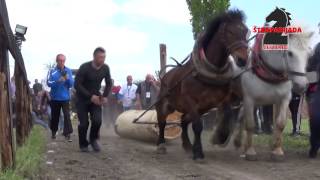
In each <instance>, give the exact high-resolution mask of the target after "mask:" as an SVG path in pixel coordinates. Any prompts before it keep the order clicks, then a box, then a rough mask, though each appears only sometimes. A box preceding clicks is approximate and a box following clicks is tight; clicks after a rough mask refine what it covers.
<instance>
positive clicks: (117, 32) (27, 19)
mask: <svg viewBox="0 0 320 180" xmlns="http://www.w3.org/2000/svg"><path fill="white" fill-rule="evenodd" d="M7 6H8V12H9V17H10V21H11V25H12V28H13V29H14V27H15V24H17V23H19V24H22V25H26V26H28V31H27V34H26V39H27V41H26V42H24V43H23V47H22V52H23V55H24V58H25V64H26V68H27V73H28V76H29V79H35V78H39V79H41V77H45V75H46V72H45V70H44V64H45V63H48V62H50V61H51V62H52V61H54V58H55V55H56V54H57V53H65V54H66V55H67V65H68V66H72V67H73V68H77V67H78V66H79V65H80V64H81V63H83V62H84V61H88V60H90V59H91V55H92V51H93V49H94V48H95V47H97V46H103V47H105V48H106V49H107V53H108V56H109V57H121V56H123V55H125V56H132V55H135V54H141V53H143V51H144V49H145V48H146V46H147V43H148V36H147V34H146V33H144V32H140V31H137V30H134V29H130V28H129V27H124V26H117V25H115V24H114V23H113V22H112V20H113V17H114V15H116V14H117V13H118V12H119V6H118V5H117V4H116V3H114V2H113V1H112V0H94V1H86V0H68V1H66V0H46V1H43V0H28V1H25V0H10V1H7Z"/></svg>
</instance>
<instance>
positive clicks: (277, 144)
mask: <svg viewBox="0 0 320 180" xmlns="http://www.w3.org/2000/svg"><path fill="white" fill-rule="evenodd" d="M288 105H289V101H287V100H285V101H283V102H281V103H280V104H276V108H275V109H276V112H275V113H276V118H275V122H274V124H275V129H274V131H273V150H272V153H271V158H272V159H273V160H275V161H283V160H284V153H283V150H282V141H283V137H282V132H283V130H284V128H285V125H286V122H287V117H286V116H287V114H286V113H287V107H288Z"/></svg>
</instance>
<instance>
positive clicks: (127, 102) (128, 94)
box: [119, 75, 137, 111]
mask: <svg viewBox="0 0 320 180" xmlns="http://www.w3.org/2000/svg"><path fill="white" fill-rule="evenodd" d="M132 81H133V79H132V76H131V75H129V76H127V84H125V85H123V86H122V87H121V90H120V93H119V94H120V96H121V97H122V98H121V102H122V106H123V110H124V111H127V110H130V109H133V107H134V101H135V100H136V91H137V85H135V84H133V83H132Z"/></svg>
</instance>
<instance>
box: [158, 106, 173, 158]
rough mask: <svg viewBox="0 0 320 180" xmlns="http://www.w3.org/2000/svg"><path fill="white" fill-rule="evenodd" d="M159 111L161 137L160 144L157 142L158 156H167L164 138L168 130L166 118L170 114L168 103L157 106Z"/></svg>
mask: <svg viewBox="0 0 320 180" xmlns="http://www.w3.org/2000/svg"><path fill="white" fill-rule="evenodd" d="M156 111H157V120H158V126H159V136H158V142H157V146H158V147H157V153H158V154H166V152H167V148H166V146H165V138H164V131H165V128H166V124H167V121H166V118H167V116H168V114H170V112H169V108H168V103H167V102H166V101H162V102H160V103H159V104H158V105H157V106H156Z"/></svg>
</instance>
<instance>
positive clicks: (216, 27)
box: [203, 10, 250, 60]
mask: <svg viewBox="0 0 320 180" xmlns="http://www.w3.org/2000/svg"><path fill="white" fill-rule="evenodd" d="M244 19H245V16H244V14H243V12H242V11H240V10H229V11H227V12H225V13H222V14H220V15H218V16H217V17H215V18H214V19H213V20H212V21H211V22H210V24H209V25H208V27H207V29H206V31H205V34H204V35H203V47H204V49H205V51H206V52H208V53H210V52H214V51H215V50H216V51H217V47H216V46H217V44H219V45H221V46H220V47H222V50H224V51H225V52H224V53H225V54H224V55H225V56H226V57H228V56H229V55H230V54H231V55H233V56H236V57H238V58H241V59H245V60H246V59H248V41H247V40H248V35H249V32H250V31H249V29H248V28H247V26H246V25H245V24H244ZM213 55H214V53H213Z"/></svg>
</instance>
